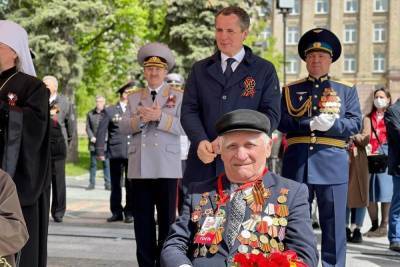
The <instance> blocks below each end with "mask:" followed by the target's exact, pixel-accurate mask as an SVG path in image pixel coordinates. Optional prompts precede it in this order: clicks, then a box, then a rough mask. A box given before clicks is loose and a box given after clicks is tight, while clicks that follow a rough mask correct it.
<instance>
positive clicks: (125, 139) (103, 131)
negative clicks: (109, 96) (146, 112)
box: [95, 88, 133, 222]
mask: <svg viewBox="0 0 400 267" xmlns="http://www.w3.org/2000/svg"><path fill="white" fill-rule="evenodd" d="M121 89H122V90H125V88H121ZM121 89H120V90H121ZM128 112H129V110H128V109H127V108H126V107H125V110H123V107H122V104H121V102H119V103H117V104H115V105H112V106H110V107H107V108H106V109H105V112H104V118H103V119H102V120H101V122H100V124H99V128H98V129H97V134H96V145H95V147H96V155H97V156H98V157H99V156H104V157H106V158H108V159H109V160H110V176H111V177H110V178H111V195H110V210H111V213H112V215H113V216H115V219H118V220H122V217H123V215H122V214H123V213H124V215H125V222H131V220H132V218H131V217H132V215H133V207H132V205H133V199H132V196H133V192H132V190H133V189H132V184H131V181H129V180H128V179H127V174H128V147H129V145H130V144H131V142H132V136H131V135H130V134H122V133H121V131H120V128H119V122H120V121H121V119H122V116H124V114H125V113H127V114H129V113H128ZM105 140H107V141H105ZM105 143H106V144H105ZM122 178H124V179H125V192H126V194H125V197H126V201H125V207H124V208H122V205H121V200H122V192H121V181H122V180H121V179H122ZM109 221H111V218H110V220H109Z"/></svg>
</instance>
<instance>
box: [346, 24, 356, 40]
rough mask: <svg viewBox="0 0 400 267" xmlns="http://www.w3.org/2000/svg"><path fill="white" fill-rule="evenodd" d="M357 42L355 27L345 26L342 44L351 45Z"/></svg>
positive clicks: (351, 25)
mask: <svg viewBox="0 0 400 267" xmlns="http://www.w3.org/2000/svg"><path fill="white" fill-rule="evenodd" d="M356 41H357V31H356V25H354V24H347V25H344V43H346V44H352V43H355V42H356Z"/></svg>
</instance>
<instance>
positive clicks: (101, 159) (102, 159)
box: [96, 156, 106, 161]
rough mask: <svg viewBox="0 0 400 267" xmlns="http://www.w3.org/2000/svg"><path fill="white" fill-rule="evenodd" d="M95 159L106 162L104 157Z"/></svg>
mask: <svg viewBox="0 0 400 267" xmlns="http://www.w3.org/2000/svg"><path fill="white" fill-rule="evenodd" d="M96 158H97V160H99V161H105V160H106V157H105V156H98V157H96Z"/></svg>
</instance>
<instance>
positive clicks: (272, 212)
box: [264, 203, 275, 215]
mask: <svg viewBox="0 0 400 267" xmlns="http://www.w3.org/2000/svg"><path fill="white" fill-rule="evenodd" d="M264 212H265V213H266V214H268V215H275V205H274V204H272V203H268V204H267V207H266V208H265V210H264Z"/></svg>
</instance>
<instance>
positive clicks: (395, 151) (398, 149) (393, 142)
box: [385, 99, 400, 176]
mask: <svg viewBox="0 0 400 267" xmlns="http://www.w3.org/2000/svg"><path fill="white" fill-rule="evenodd" d="M385 123H386V130H387V133H388V144H389V154H388V155H389V160H388V165H389V166H388V167H389V170H388V172H389V174H390V175H396V176H400V99H399V100H397V101H396V103H394V104H393V105H392V106H390V107H389V108H388V109H387V111H386V113H385Z"/></svg>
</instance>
